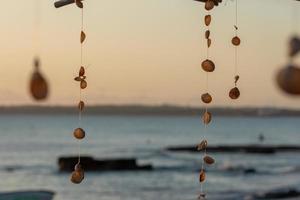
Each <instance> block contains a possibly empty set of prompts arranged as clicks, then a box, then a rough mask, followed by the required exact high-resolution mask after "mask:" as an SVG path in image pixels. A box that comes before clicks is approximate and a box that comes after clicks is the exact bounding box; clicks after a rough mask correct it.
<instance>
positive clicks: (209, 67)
mask: <svg viewBox="0 0 300 200" xmlns="http://www.w3.org/2000/svg"><path fill="white" fill-rule="evenodd" d="M216 5H218V1H213V0H206V1H205V6H204V7H205V10H206V11H207V14H206V15H205V17H204V23H205V25H206V27H207V30H206V31H205V39H206V43H207V58H206V60H204V61H203V62H202V64H201V66H202V69H203V70H204V71H205V72H206V92H205V93H204V94H202V96H201V100H202V102H203V103H204V104H205V112H204V114H203V116H202V121H203V123H204V126H205V132H206V130H207V126H208V124H209V123H210V122H211V120H212V114H211V113H210V112H209V111H208V107H207V105H208V104H210V103H211V102H212V100H213V98H212V96H211V94H209V93H208V74H209V73H210V72H213V71H214V70H215V64H214V62H213V61H212V60H210V59H209V48H210V47H211V44H212V40H211V34H210V24H211V21H212V16H211V14H210V11H211V10H212V9H213V8H214V7H215V6H216ZM207 146H208V142H207V140H206V139H204V140H202V141H201V142H200V144H198V146H197V150H198V151H204V153H203V156H202V166H201V170H200V174H199V182H200V186H201V190H200V195H199V196H198V199H199V200H205V199H206V194H205V193H204V192H203V184H204V182H205V180H206V172H205V165H212V164H214V163H215V160H214V159H213V158H212V157H211V156H209V155H207Z"/></svg>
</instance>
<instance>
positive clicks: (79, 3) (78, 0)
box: [75, 0, 83, 9]
mask: <svg viewBox="0 0 300 200" xmlns="http://www.w3.org/2000/svg"><path fill="white" fill-rule="evenodd" d="M81 1H82V0H75V3H76V6H77V7H78V8H81V9H82V8H83V3H82V2H81Z"/></svg>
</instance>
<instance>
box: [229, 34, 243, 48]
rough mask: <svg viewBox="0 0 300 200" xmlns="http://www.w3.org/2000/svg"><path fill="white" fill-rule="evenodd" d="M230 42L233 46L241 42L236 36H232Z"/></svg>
mask: <svg viewBox="0 0 300 200" xmlns="http://www.w3.org/2000/svg"><path fill="white" fill-rule="evenodd" d="M231 43H232V44H233V45H234V46H239V45H240V44H241V39H240V38H239V37H238V36H235V37H234V38H232V40H231Z"/></svg>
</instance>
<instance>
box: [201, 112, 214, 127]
mask: <svg viewBox="0 0 300 200" xmlns="http://www.w3.org/2000/svg"><path fill="white" fill-rule="evenodd" d="M211 119H212V114H211V113H210V112H207V111H206V112H205V113H204V114H203V116H202V120H203V123H204V124H206V125H207V124H209V123H210V122H211Z"/></svg>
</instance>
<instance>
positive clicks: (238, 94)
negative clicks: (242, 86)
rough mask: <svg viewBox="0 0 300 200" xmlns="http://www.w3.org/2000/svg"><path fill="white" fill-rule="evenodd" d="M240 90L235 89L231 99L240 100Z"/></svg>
mask: <svg viewBox="0 0 300 200" xmlns="http://www.w3.org/2000/svg"><path fill="white" fill-rule="evenodd" d="M240 94H241V93H240V90H239V89H238V88H237V87H234V88H232V89H231V90H230V92H229V97H230V98H231V99H238V98H239V97H240Z"/></svg>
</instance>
